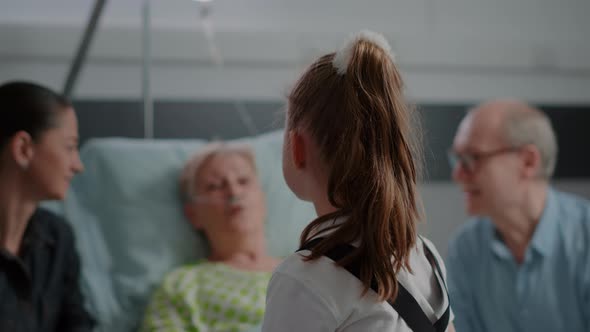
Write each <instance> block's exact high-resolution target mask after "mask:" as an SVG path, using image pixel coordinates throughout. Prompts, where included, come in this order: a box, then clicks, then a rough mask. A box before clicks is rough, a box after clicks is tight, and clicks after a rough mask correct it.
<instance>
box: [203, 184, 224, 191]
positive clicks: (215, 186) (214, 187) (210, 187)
mask: <svg viewBox="0 0 590 332" xmlns="http://www.w3.org/2000/svg"><path fill="white" fill-rule="evenodd" d="M221 187H222V185H221V184H220V183H209V184H207V186H205V190H207V191H215V190H219V189H221Z"/></svg>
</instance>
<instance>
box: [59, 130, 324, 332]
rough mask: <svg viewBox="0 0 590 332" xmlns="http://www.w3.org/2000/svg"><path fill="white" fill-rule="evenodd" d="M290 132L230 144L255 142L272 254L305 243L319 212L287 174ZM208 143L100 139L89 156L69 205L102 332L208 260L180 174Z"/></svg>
mask: <svg viewBox="0 0 590 332" xmlns="http://www.w3.org/2000/svg"><path fill="white" fill-rule="evenodd" d="M282 138H283V135H282V132H272V133H268V134H262V135H259V136H256V137H252V138H244V139H239V140H233V141H230V142H237V141H239V142H247V143H250V144H251V145H252V147H253V149H254V152H255V155H256V164H257V168H258V173H259V176H260V180H261V182H262V186H263V189H264V191H265V193H266V197H267V206H268V219H267V225H266V230H267V241H268V249H269V251H270V253H271V254H272V255H276V256H286V255H288V254H290V253H291V252H293V251H294V250H295V249H296V248H297V244H298V240H299V234H300V233H301V230H302V229H303V227H305V225H307V223H309V221H310V220H312V219H313V218H314V216H315V213H314V210H313V207H312V205H311V204H309V203H304V202H301V201H299V200H298V199H297V198H296V197H295V196H294V195H293V194H292V193H291V192H290V190H289V189H288V187H287V186H286V184H285V182H284V180H283V176H282V166H281V160H282V158H281V147H282ZM204 144H206V141H203V140H141V139H124V138H106V139H94V140H90V141H89V142H87V143H86V144H85V145H84V147H83V149H82V151H81V158H82V161H83V163H84V165H85V167H86V170H85V171H84V173H82V174H80V175H78V176H76V177H75V179H74V181H73V182H72V187H71V190H70V192H69V193H68V197H67V198H66V200H65V201H64V203H63V206H62V207H60V208H56V209H55V210H62V212H63V214H64V215H65V217H66V219H67V220H68V221H69V222H70V223H71V224H72V226H73V228H74V232H75V234H76V239H77V246H78V248H79V252H80V256H81V260H82V286H83V288H84V290H85V292H86V293H87V294H89V305H90V308H91V310H92V311H93V312H94V313H95V315H96V316H97V319H98V320H99V323H100V325H101V328H100V330H102V331H130V330H133V329H134V328H135V327H136V326H137V324H138V322H139V320H140V319H141V316H142V314H143V309H144V307H145V305H146V302H147V301H148V299H149V296H150V294H151V292H152V289H153V288H154V287H155V286H156V285H157V284H158V283H159V282H160V280H161V279H162V278H163V277H164V275H165V274H166V273H167V272H169V271H170V270H172V269H174V268H175V267H177V266H179V265H182V264H186V263H190V262H194V261H196V260H198V259H200V258H204V257H206V254H207V246H206V243H205V241H204V239H203V237H202V236H200V235H199V234H197V232H195V231H194V230H193V229H192V228H191V227H190V225H189V224H188V222H187V221H186V220H185V219H184V217H183V215H182V210H181V204H180V201H179V196H178V182H177V179H178V175H179V173H180V170H181V169H182V167H183V165H184V162H185V161H186V160H187V159H188V158H189V157H190V156H191V155H192V154H193V153H194V152H196V151H198V149H199V148H201V147H202V146H203V145H204Z"/></svg>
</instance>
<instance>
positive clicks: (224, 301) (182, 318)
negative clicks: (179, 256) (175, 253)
mask: <svg viewBox="0 0 590 332" xmlns="http://www.w3.org/2000/svg"><path fill="white" fill-rule="evenodd" d="M270 276H271V272H251V271H243V270H238V269H235V268H233V267H230V266H228V265H226V264H221V263H211V262H203V263H199V264H196V265H190V266H185V267H181V268H179V269H177V270H175V271H173V272H172V273H170V274H168V275H167V276H166V278H165V279H164V282H163V283H162V285H161V286H160V287H159V288H158V290H156V292H155V293H154V294H153V297H152V300H151V302H150V304H149V305H148V307H147V310H146V314H145V318H144V321H143V326H142V329H141V330H142V331H191V332H194V331H199V332H225V331H228V332H229V331H231V332H233V331H236V332H237V331H246V330H248V329H251V328H253V327H255V326H258V325H260V324H261V323H262V318H263V315H264V306H265V300H266V287H267V285H268V282H269V280H270Z"/></svg>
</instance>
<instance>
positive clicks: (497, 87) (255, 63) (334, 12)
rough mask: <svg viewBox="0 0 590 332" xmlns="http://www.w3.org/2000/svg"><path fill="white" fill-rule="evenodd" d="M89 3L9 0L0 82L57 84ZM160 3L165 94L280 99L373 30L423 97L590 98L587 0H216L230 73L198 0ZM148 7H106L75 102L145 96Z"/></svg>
mask: <svg viewBox="0 0 590 332" xmlns="http://www.w3.org/2000/svg"><path fill="white" fill-rule="evenodd" d="M80 1H82V0H77V1H75V2H74V0H54V1H52V2H51V3H49V2H41V1H37V2H33V1H32V0H26V1H25V0H22V1H18V2H15V1H12V0H0V6H2V9H3V10H2V11H0V78H1V79H2V80H7V79H14V78H27V79H34V80H39V81H42V82H45V83H46V84H49V85H51V86H53V87H54V88H57V89H61V87H62V86H63V82H64V80H65V76H66V73H67V71H68V68H69V65H70V61H71V59H72V56H73V54H74V53H75V49H76V46H77V43H78V41H79V38H80V35H81V32H82V30H83V26H84V23H85V19H86V17H87V13H88V12H89V10H90V8H91V4H92V1H89V0H86V2H85V3H84V5H80ZM82 2H84V1H82ZM43 3H46V4H45V7H43V5H42V4H43ZM59 3H61V5H62V6H65V5H69V7H68V8H70V7H71V8H70V9H69V10H64V9H63V8H62V9H59V8H53V7H60V5H59ZM152 3H153V8H152V14H153V26H154V28H153V36H152V46H153V47H152V52H153V58H154V59H153V70H152V78H153V81H152V82H153V84H152V88H153V93H154V96H155V97H156V98H158V97H161V98H182V99H187V98H191V99H193V98H208V99H211V98H231V99H233V98H240V99H277V98H281V97H282V96H283V95H284V92H285V91H286V90H287V89H288V87H289V84H290V83H291V82H292V81H293V79H294V78H295V77H296V75H297V73H298V72H299V71H300V70H301V68H302V67H303V65H304V64H306V63H308V62H309V60H310V59H311V57H312V56H315V55H317V54H319V53H321V52H324V51H327V50H332V49H334V48H336V47H337V46H339V45H340V44H341V43H342V41H343V40H344V39H345V37H346V36H347V35H348V34H349V33H350V32H352V31H357V30H359V29H361V28H372V29H375V30H377V31H381V32H383V33H385V34H386V35H387V37H388V38H389V39H390V41H391V42H392V44H393V48H394V50H395V52H396V54H397V56H398V59H399V63H400V65H401V68H402V70H403V72H404V73H405V76H406V81H407V85H408V90H409V93H410V94H411V95H412V96H413V97H415V98H416V99H418V100H420V101H436V102H441V101H442V102H444V101H450V102H456V101H468V102H471V101H479V100H481V99H485V98H491V97H495V96H513V97H520V98H524V99H528V100H530V101H534V102H542V103H587V102H589V101H590V43H588V36H589V35H590V21H589V20H587V19H586V16H587V14H588V13H590V2H589V1H587V0H561V1H559V2H555V1H550V0H494V1H473V0H412V1H401V0H400V1H389V0H387V1H386V0H378V1H377V0H372V1H352V0H346V1H345V0H340V1H311V0H300V1H286V0H285V1H282V0H276V1H272V2H270V1H264V0H249V1H239V0H235V1H221V0H219V1H214V2H213V4H214V5H216V7H214V8H213V11H212V16H211V19H212V22H213V26H214V28H215V30H216V35H215V43H216V45H217V47H218V48H219V50H220V53H221V55H222V57H223V58H224V60H225V63H224V64H225V65H224V68H218V67H216V66H215V65H213V63H212V62H211V60H210V59H211V58H210V56H209V48H208V47H207V40H206V38H205V37H204V33H203V30H202V29H201V26H200V21H199V19H198V13H197V8H196V7H195V3H194V2H193V1H188V0H182V1H181V0H169V1H152ZM52 4H53V5H52ZM140 5H141V1H138V0H133V1H116V2H113V1H111V2H108V4H107V9H106V12H105V14H104V17H103V20H102V21H101V27H100V31H99V32H98V34H97V38H96V40H95V43H94V44H93V47H92V49H91V52H90V59H89V62H88V63H87V66H86V67H85V68H84V70H83V72H82V73H81V77H80V81H79V85H78V86H77V89H76V95H77V96H78V97H81V98H137V97H139V96H140V95H141V34H140V13H141V8H140V7H141V6H140ZM64 8H65V7H64ZM76 13H78V15H76Z"/></svg>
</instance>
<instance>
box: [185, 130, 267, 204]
mask: <svg viewBox="0 0 590 332" xmlns="http://www.w3.org/2000/svg"><path fill="white" fill-rule="evenodd" d="M221 154H236V155H239V156H242V157H244V159H246V160H247V161H248V162H249V163H250V164H251V165H252V167H253V168H254V171H255V172H256V161H255V157H254V151H253V150H252V148H251V147H250V145H248V144H244V143H225V142H219V141H218V142H212V143H209V144H207V145H205V146H204V147H202V148H200V149H199V150H198V151H197V152H196V153H195V154H193V156H192V157H191V158H190V159H189V160H188V161H187V162H186V164H185V165H184V168H183V170H182V172H181V173H180V178H179V187H180V188H179V189H180V197H181V199H182V202H183V203H189V202H191V201H192V200H193V199H194V198H195V195H196V193H195V187H196V185H197V180H198V179H197V174H198V173H199V171H200V170H201V168H202V167H203V165H205V164H206V163H207V162H208V161H209V160H211V158H213V157H215V156H218V155H221Z"/></svg>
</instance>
